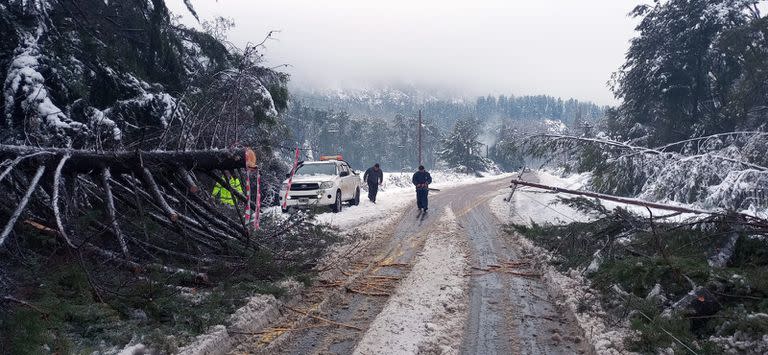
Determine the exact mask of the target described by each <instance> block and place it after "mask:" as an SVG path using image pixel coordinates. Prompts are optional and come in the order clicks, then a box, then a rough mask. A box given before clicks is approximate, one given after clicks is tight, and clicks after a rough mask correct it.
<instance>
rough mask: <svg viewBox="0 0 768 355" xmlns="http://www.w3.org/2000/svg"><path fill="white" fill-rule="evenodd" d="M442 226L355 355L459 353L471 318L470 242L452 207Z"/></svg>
mask: <svg viewBox="0 0 768 355" xmlns="http://www.w3.org/2000/svg"><path fill="white" fill-rule="evenodd" d="M439 225H440V226H441V228H440V229H439V230H438V231H435V232H433V233H430V234H429V235H427V237H426V238H427V240H426V242H425V245H424V250H423V251H422V252H421V253H419V256H418V259H417V261H416V264H415V265H414V266H413V269H412V270H411V272H410V273H409V274H408V276H407V277H406V278H405V280H403V281H402V282H401V283H400V285H399V286H398V288H397V291H396V292H395V294H394V295H393V296H392V297H391V298H390V299H389V300H388V301H387V304H386V306H385V307H384V309H383V310H382V312H381V313H379V315H378V316H377V317H376V319H375V320H374V321H373V323H371V325H370V327H369V328H368V331H367V332H366V333H365V335H363V338H362V339H361V340H360V342H359V343H358V344H357V347H356V348H355V351H354V353H355V354H376V353H381V352H382V351H383V350H384V349H386V353H388V354H417V353H420V354H421V353H427V354H458V353H459V348H460V346H461V339H462V333H463V330H464V322H465V320H466V318H467V316H468V313H467V312H468V307H467V303H468V301H469V296H468V294H467V290H468V289H469V280H468V279H467V278H466V277H464V275H465V274H466V272H467V271H468V268H469V263H468V261H467V257H466V255H467V245H466V240H465V239H463V238H460V234H459V233H458V230H459V226H458V224H457V223H456V216H455V215H454V214H453V211H451V209H450V208H446V209H445V213H444V214H443V216H442V217H441V219H440V222H439Z"/></svg>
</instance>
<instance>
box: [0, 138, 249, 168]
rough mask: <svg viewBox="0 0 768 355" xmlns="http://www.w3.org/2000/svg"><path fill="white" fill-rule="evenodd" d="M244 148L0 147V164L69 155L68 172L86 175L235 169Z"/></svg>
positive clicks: (242, 161)
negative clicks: (101, 149)
mask: <svg viewBox="0 0 768 355" xmlns="http://www.w3.org/2000/svg"><path fill="white" fill-rule="evenodd" d="M245 151H246V149H245V148H238V149H211V150H188V151H141V150H136V151H117V152H108V151H107V152H96V151H92V150H76V149H66V148H39V147H31V146H17V145H0V162H2V161H5V160H14V159H18V158H22V159H24V157H28V158H26V159H24V160H25V161H29V162H32V164H34V165H47V164H48V163H51V164H55V163H58V162H59V160H61V158H62V157H64V156H69V159H68V161H67V164H66V167H65V168H64V172H65V173H87V172H91V171H101V170H102V169H103V168H105V167H108V168H109V170H110V172H112V174H115V175H118V174H121V173H125V172H133V171H139V170H140V169H141V168H143V167H147V168H149V169H153V168H155V167H169V168H170V167H176V168H184V169H188V170H200V171H211V170H234V169H239V168H243V167H244V166H245Z"/></svg>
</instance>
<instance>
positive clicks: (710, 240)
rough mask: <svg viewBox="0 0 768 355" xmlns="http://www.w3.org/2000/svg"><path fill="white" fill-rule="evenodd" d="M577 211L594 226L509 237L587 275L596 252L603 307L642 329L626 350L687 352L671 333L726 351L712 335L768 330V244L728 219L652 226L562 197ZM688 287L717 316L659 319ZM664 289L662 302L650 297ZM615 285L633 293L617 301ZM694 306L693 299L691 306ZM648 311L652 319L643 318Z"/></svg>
mask: <svg viewBox="0 0 768 355" xmlns="http://www.w3.org/2000/svg"><path fill="white" fill-rule="evenodd" d="M561 202H562V203H566V204H568V205H570V206H571V207H573V208H576V209H579V210H581V211H583V212H590V210H591V213H589V214H591V215H592V216H593V217H594V218H596V219H595V220H593V221H591V222H588V223H570V224H566V225H537V224H532V225H530V226H522V225H513V226H510V229H509V231H515V232H518V233H521V234H523V235H524V236H525V237H527V238H529V239H531V240H532V241H534V242H535V243H537V244H538V245H540V246H542V247H544V248H546V249H548V250H549V251H551V252H553V253H554V254H555V255H556V258H555V261H554V263H556V264H557V267H558V268H559V269H560V270H563V271H565V270H568V269H577V270H583V269H585V268H586V266H587V265H588V264H590V263H591V262H592V261H593V260H594V259H595V255H596V253H597V252H598V251H599V254H597V255H599V256H598V258H599V260H600V263H599V267H598V268H597V269H596V270H594V271H593V272H591V273H588V274H587V275H588V277H589V279H590V280H591V286H592V287H593V288H594V289H596V290H598V291H600V293H601V294H602V295H603V307H604V308H605V309H607V310H609V311H611V312H612V313H615V315H616V316H617V317H622V316H621V315H622V314H633V315H632V317H631V319H630V320H631V322H630V325H631V327H632V329H634V330H637V331H639V333H638V335H637V336H636V337H633V338H631V339H628V340H627V341H628V343H627V345H628V346H629V348H630V349H631V350H633V351H638V352H640V353H656V352H657V351H658V349H660V348H667V347H672V348H673V349H674V350H675V351H676V352H678V351H680V352H685V351H687V350H685V349H684V347H682V346H681V345H680V344H679V343H677V342H676V341H675V340H673V339H672V337H671V336H670V335H669V334H668V333H667V332H669V333H671V334H673V335H674V336H675V337H677V338H678V339H680V340H681V341H682V342H683V343H685V344H686V345H687V346H691V347H693V348H694V349H696V351H697V352H700V353H703V354H716V353H719V352H721V349H719V347H718V345H717V344H715V343H712V342H710V341H708V340H707V339H709V337H710V336H729V335H733V334H735V332H737V331H740V332H742V333H743V334H745V335H747V336H752V337H753V338H760V337H762V335H763V334H765V333H766V329H768V317H763V316H759V315H758V314H760V313H766V312H767V311H768V278H766V277H765V274H766V273H768V261H767V260H768V259H767V258H766V253H768V241H766V239H765V238H764V237H755V236H752V237H749V236H748V235H749V232H748V231H743V230H742V226H740V224H739V223H736V224H734V223H733V221H732V220H730V219H729V217H715V218H709V219H704V220H699V221H697V222H694V223H690V224H681V223H672V222H663V220H656V221H654V222H651V221H650V220H649V219H648V218H647V217H642V216H637V215H633V214H632V213H629V212H628V211H626V210H622V209H616V210H614V211H607V210H605V208H604V207H602V206H600V205H599V204H597V203H596V202H595V201H593V200H589V199H584V198H575V199H562V200H561ZM733 233H738V234H737V235H738V236H739V238H738V239H737V243H736V247H735V250H734V253H733V256H732V257H731V259H730V262H729V263H728V265H727V267H725V268H721V269H718V268H713V267H711V266H710V265H709V263H708V260H707V257H708V255H711V254H712V253H713V252H716V251H718V250H719V248H721V246H722V245H723V241H724V239H725V238H727V237H728V236H731V235H733ZM691 282H693V283H695V284H696V285H698V286H701V287H704V289H705V290H707V292H709V294H710V295H712V297H714V299H715V302H716V304H717V308H715V309H714V314H705V315H703V316H700V315H698V314H697V313H696V311H695V309H694V308H685V309H681V310H678V311H674V312H671V313H670V316H662V315H661V314H662V311H663V310H664V309H666V308H669V307H670V305H671V304H672V303H674V302H676V301H677V300H680V299H681V298H683V297H684V296H685V295H686V294H688V292H689V291H690V290H691ZM657 284H658V285H659V286H660V288H661V294H660V297H662V299H663V300H666V301H660V300H658V299H648V300H646V296H647V295H648V294H649V292H650V291H651V290H652V289H654V287H656V285H657ZM616 287H618V288H619V289H621V290H622V291H625V292H627V293H628V295H621V296H620V295H618V294H617V293H616V291H615V288H616ZM694 302H695V301H694ZM638 311H639V312H642V313H644V314H645V315H646V316H648V317H649V318H650V320H649V319H648V318H646V317H644V316H642V315H641V314H640V313H639V312H638Z"/></svg>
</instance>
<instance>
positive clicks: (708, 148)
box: [528, 132, 768, 210]
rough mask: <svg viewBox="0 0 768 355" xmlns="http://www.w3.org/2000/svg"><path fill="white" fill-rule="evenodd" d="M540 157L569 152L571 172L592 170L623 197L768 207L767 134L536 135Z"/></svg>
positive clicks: (596, 180)
mask: <svg viewBox="0 0 768 355" xmlns="http://www.w3.org/2000/svg"><path fill="white" fill-rule="evenodd" d="M528 143H529V144H530V147H532V148H531V149H530V152H531V153H532V154H534V155H535V156H547V155H558V156H559V155H566V156H568V157H569V158H568V159H564V160H563V161H557V163H559V164H563V165H566V167H567V168H568V169H569V170H570V171H579V172H582V171H591V172H592V176H591V180H590V181H589V187H590V188H592V189H593V190H596V191H599V192H604V193H609V194H614V195H622V196H636V197H640V198H643V199H648V200H654V201H669V202H678V203H685V204H693V205H697V206H699V207H704V208H715V209H717V208H722V209H729V210H745V209H752V210H766V209H768V198H767V197H768V196H767V194H768V191H766V190H767V189H768V184H767V183H768V167H767V166H766V164H765V161H766V157H765V154H761V153H760V150H761V149H762V148H763V147H765V145H766V144H768V133H764V132H735V133H724V134H718V135H713V136H709V137H702V138H694V139H690V140H687V141H683V142H679V143H672V144H668V145H665V146H662V147H657V148H646V147H639V146H633V145H630V144H629V143H625V142H617V141H613V140H610V139H608V138H606V137H600V138H584V137H569V136H549V137H541V136H540V137H536V138H533V139H530V140H528Z"/></svg>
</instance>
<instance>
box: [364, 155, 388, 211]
mask: <svg viewBox="0 0 768 355" xmlns="http://www.w3.org/2000/svg"><path fill="white" fill-rule="evenodd" d="M363 180H365V182H366V183H367V184H368V199H369V200H371V202H373V203H376V194H378V193H379V186H381V184H383V183H384V172H383V171H381V167H380V166H379V163H376V164H373V167H370V168H368V170H366V171H365V174H364V175H363Z"/></svg>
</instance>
